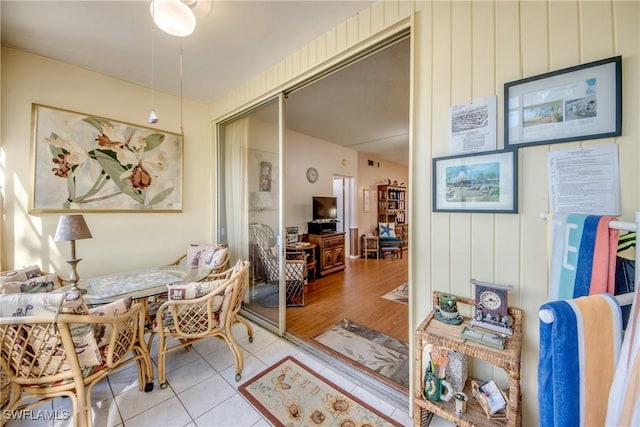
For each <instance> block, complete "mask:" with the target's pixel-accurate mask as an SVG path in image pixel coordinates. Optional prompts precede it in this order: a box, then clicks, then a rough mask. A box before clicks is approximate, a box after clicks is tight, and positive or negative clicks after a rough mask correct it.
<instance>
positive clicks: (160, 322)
mask: <svg viewBox="0 0 640 427" xmlns="http://www.w3.org/2000/svg"><path fill="white" fill-rule="evenodd" d="M248 284H249V261H239V262H238V264H236V266H234V267H232V268H230V269H229V270H227V271H225V272H223V273H219V274H217V275H214V276H212V277H210V278H209V279H208V281H206V282H194V283H191V284H186V285H184V286H195V288H194V289H196V292H197V293H198V295H199V294H200V293H201V292H202V290H203V289H205V287H206V286H209V287H210V288H209V289H211V290H210V291H208V292H207V293H206V294H205V295H203V296H199V297H195V298H189V297H188V296H187V297H184V294H183V295H180V296H179V298H180V299H173V298H175V296H176V295H174V292H175V293H179V292H178V291H175V290H172V289H171V288H170V290H169V301H167V302H165V303H164V304H162V305H161V306H160V308H159V309H158V312H157V314H156V319H155V321H154V325H153V332H154V335H155V334H157V335H158V382H159V384H160V388H163V389H164V388H166V387H167V377H166V366H165V364H166V356H167V354H168V353H170V352H172V351H176V350H179V349H182V348H184V349H187V350H188V349H189V348H190V346H191V345H192V344H194V343H196V342H198V341H200V340H203V339H206V338H210V337H217V338H219V339H222V340H224V341H225V342H226V343H227V344H228V345H229V348H230V350H231V353H232V354H233V358H234V360H235V365H236V381H240V378H241V374H242V370H243V368H244V358H243V356H242V352H241V350H240V347H239V346H238V343H237V342H236V339H235V338H234V336H233V334H232V332H231V328H232V326H233V325H235V324H237V323H242V324H244V325H245V326H246V327H247V332H248V334H249V341H250V342H252V341H253V331H252V329H251V326H250V324H249V322H248V321H247V320H246V319H244V318H242V317H240V316H238V311H239V310H240V307H241V306H242V300H243V298H244V294H245V292H246V291H247V287H248ZM173 286H180V285H173ZM180 291H181V292H183V291H184V287H183V288H182V289H181V290H180ZM183 297H184V299H183ZM152 340H153V335H152V338H151V340H150V342H151V341H152ZM169 341H171V342H170V343H169Z"/></svg>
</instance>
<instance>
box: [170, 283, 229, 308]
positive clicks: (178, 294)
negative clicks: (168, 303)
mask: <svg viewBox="0 0 640 427" xmlns="http://www.w3.org/2000/svg"><path fill="white" fill-rule="evenodd" d="M223 283H224V281H223V280H211V281H204V282H179V283H173V284H171V285H167V290H168V293H169V300H184V299H193V298H200V297H203V296H205V295H206V294H208V293H209V292H211V291H215V290H216V289H218V287H219V286H220V285H222V284H223ZM220 303H222V298H220ZM219 308H220V305H218V306H217V307H216V306H215V305H214V311H218V309H219Z"/></svg>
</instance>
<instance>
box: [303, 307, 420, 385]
mask: <svg viewBox="0 0 640 427" xmlns="http://www.w3.org/2000/svg"><path fill="white" fill-rule="evenodd" d="M313 339H314V341H317V342H319V343H320V344H322V345H324V346H325V347H327V348H329V349H330V350H333V351H335V352H337V353H339V354H341V355H343V356H346V357H347V358H348V359H351V360H353V361H354V362H356V363H358V364H360V365H363V366H364V367H365V368H367V369H370V370H371V371H373V372H376V373H377V374H379V375H382V376H383V377H386V378H388V379H390V380H391V381H393V382H394V383H396V384H399V385H400V386H401V387H402V388H404V389H407V390H408V389H409V344H407V343H405V342H402V341H399V340H397V339H395V338H393V337H390V336H388V335H385V334H383V333H382V332H378V331H374V330H373V329H369V328H367V327H365V326H362V325H359V324H358V323H356V322H352V321H350V320H347V319H343V320H341V321H339V322H338V323H336V324H335V325H333V326H332V327H331V328H330V329H328V330H326V331H324V332H323V333H321V334H320V335H317V336H315V337H314V338H313Z"/></svg>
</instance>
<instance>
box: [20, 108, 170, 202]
mask: <svg viewBox="0 0 640 427" xmlns="http://www.w3.org/2000/svg"><path fill="white" fill-rule="evenodd" d="M32 125H33V129H32V138H33V145H32V183H31V194H30V199H29V213H43V212H71V211H74V212H95V211H97V212H119V211H123V212H124V211H126V212H181V211H182V167H183V165H182V162H183V160H182V143H183V141H182V135H179V134H176V133H171V132H166V131H161V130H157V129H152V128H147V127H144V126H138V125H134V124H130V123H124V122H119V121H116V120H111V119H106V118H103V117H97V116H92V115H88V114H82V113H76V112H73V111H68V110H62V109H58V108H54V107H48V106H44V105H39V104H33V105H32Z"/></svg>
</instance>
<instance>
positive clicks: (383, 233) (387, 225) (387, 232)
mask: <svg viewBox="0 0 640 427" xmlns="http://www.w3.org/2000/svg"><path fill="white" fill-rule="evenodd" d="M378 231H379V234H380V238H381V239H385V238H395V237H396V224H395V223H393V222H380V223H378Z"/></svg>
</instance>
